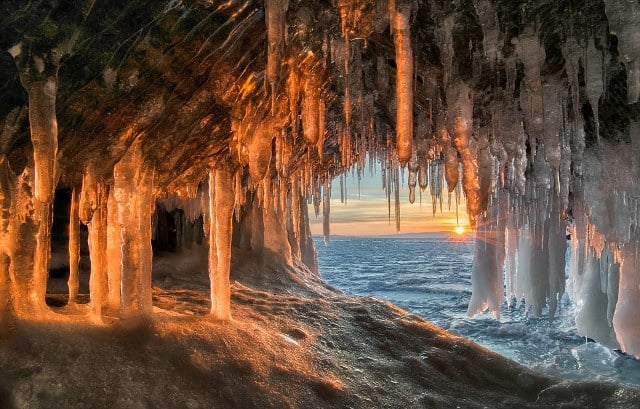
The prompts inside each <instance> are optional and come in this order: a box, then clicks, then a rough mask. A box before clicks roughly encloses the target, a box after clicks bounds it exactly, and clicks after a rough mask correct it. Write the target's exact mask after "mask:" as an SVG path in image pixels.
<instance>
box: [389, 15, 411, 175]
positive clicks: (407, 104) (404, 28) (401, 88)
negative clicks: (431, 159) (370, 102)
mask: <svg viewBox="0 0 640 409" xmlns="http://www.w3.org/2000/svg"><path fill="white" fill-rule="evenodd" d="M394 14H395V15H394V16H393V19H394V32H393V40H394V44H395V49H396V64H397V71H396V98H397V103H396V105H397V108H396V141H397V142H396V143H397V147H398V160H399V161H400V164H401V165H403V166H404V165H406V164H407V162H409V160H410V159H411V153H412V151H413V51H412V49H411V30H410V27H411V26H410V22H409V19H410V16H411V6H410V5H409V4H402V5H399V6H398V8H397V9H396V10H395V11H394Z"/></svg>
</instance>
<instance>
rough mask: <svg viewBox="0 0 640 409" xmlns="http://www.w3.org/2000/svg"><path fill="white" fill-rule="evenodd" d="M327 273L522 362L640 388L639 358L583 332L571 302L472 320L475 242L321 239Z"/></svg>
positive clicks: (348, 288) (354, 290)
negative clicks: (538, 314)
mask: <svg viewBox="0 0 640 409" xmlns="http://www.w3.org/2000/svg"><path fill="white" fill-rule="evenodd" d="M314 239H315V241H316V246H317V249H318V261H319V263H320V271H321V274H322V276H323V277H324V279H325V280H326V281H328V282H329V283H330V284H331V285H333V286H335V287H337V288H340V289H342V290H343V291H345V292H346V293H348V294H356V295H370V296H374V297H376V298H379V299H382V300H386V301H389V302H392V303H394V304H396V305H398V306H400V307H402V308H404V309H406V310H407V311H410V312H413V313H415V314H418V315H421V316H422V317H424V318H425V319H427V320H429V321H431V322H433V323H435V324H436V325H438V326H440V327H442V328H444V329H446V330H448V331H450V332H452V333H455V334H458V335H461V336H463V337H466V338H469V339H471V340H473V341H475V342H477V343H478V344H480V345H482V346H484V347H486V348H489V349H491V350H493V351H495V352H497V353H500V354H502V355H504V356H507V357H509V358H511V359H513V360H515V361H517V362H520V363H521V364H523V365H526V366H528V367H531V368H534V369H536V370H539V371H542V372H545V373H547V374H550V375H554V376H559V377H563V378H566V379H581V380H611V381H616V382H621V383H624V384H627V385H633V386H636V387H638V386H640V361H639V360H636V359H633V358H630V357H628V356H625V355H623V354H620V353H617V352H615V351H611V350H610V349H608V348H606V347H603V346H601V345H600V344H597V343H594V342H590V341H589V340H586V339H585V338H584V337H581V336H580V335H578V333H577V331H576V329H575V323H574V319H573V317H574V312H573V310H572V306H571V302H570V300H568V299H567V297H566V296H565V298H564V299H563V302H562V303H561V310H560V311H559V312H558V314H557V317H556V318H555V320H553V321H549V320H548V319H547V318H546V317H545V318H532V317H528V316H527V315H526V313H525V310H524V306H522V305H521V306H520V307H519V308H512V309H507V305H506V303H504V304H503V312H502V317H501V319H500V321H497V320H496V319H494V318H493V316H492V315H489V314H483V315H479V316H477V317H475V318H473V319H469V318H467V315H466V312H467V305H468V302H469V299H470V298H471V265H472V260H473V241H472V240H464V239H457V238H447V237H435V236H427V235H424V236H397V237H344V236H337V237H332V238H331V242H330V244H329V245H328V246H325V245H324V244H323V243H322V238H320V237H314Z"/></svg>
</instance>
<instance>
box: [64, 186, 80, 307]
mask: <svg viewBox="0 0 640 409" xmlns="http://www.w3.org/2000/svg"><path fill="white" fill-rule="evenodd" d="M79 267H80V187H75V188H73V190H72V192H71V206H70V210H69V280H68V282H67V286H68V288H69V303H75V302H77V300H78V287H79V285H80V277H79Z"/></svg>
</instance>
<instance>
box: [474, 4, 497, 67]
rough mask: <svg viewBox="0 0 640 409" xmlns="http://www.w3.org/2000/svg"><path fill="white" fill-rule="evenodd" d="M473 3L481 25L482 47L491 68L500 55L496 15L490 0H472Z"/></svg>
mask: <svg viewBox="0 0 640 409" xmlns="http://www.w3.org/2000/svg"><path fill="white" fill-rule="evenodd" d="M473 4H474V6H475V9H476V13H478V20H479V23H480V26H481V27H482V34H483V35H482V49H483V50H484V55H485V57H487V59H488V60H489V65H490V66H491V69H492V70H493V69H495V65H496V62H497V61H498V60H499V59H501V57H502V53H501V49H502V44H500V26H499V24H498V15H497V13H496V9H495V7H494V6H493V4H492V2H491V1H490V0H474V2H473Z"/></svg>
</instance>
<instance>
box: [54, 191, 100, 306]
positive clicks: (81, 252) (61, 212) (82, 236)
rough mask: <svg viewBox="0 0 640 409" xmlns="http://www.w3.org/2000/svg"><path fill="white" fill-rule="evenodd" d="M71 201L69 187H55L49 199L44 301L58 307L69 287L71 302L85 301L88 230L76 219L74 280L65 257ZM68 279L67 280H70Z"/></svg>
mask: <svg viewBox="0 0 640 409" xmlns="http://www.w3.org/2000/svg"><path fill="white" fill-rule="evenodd" d="M73 200H74V194H73V190H72V189H69V188H63V189H56V191H55V198H54V202H53V218H52V224H51V259H50V262H49V277H48V279H47V296H46V302H47V305H49V306H50V307H62V306H65V305H67V304H68V302H69V288H70V286H74V287H76V288H77V290H75V291H76V295H75V296H74V297H75V301H76V302H77V303H80V304H86V303H88V302H89V275H90V262H89V244H88V236H89V232H88V229H87V226H86V225H84V224H82V223H79V222H78V221H76V222H77V226H76V229H77V234H78V238H79V242H78V245H79V247H78V252H77V253H76V254H77V257H78V258H77V261H76V263H77V270H76V271H77V272H78V276H77V281H75V283H74V279H73V278H72V277H70V276H71V270H72V269H71V263H70V260H69V258H70V257H69V241H70V233H71V234H73V228H72V226H71V217H72V212H71V207H72V203H73ZM70 278H71V281H70Z"/></svg>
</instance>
